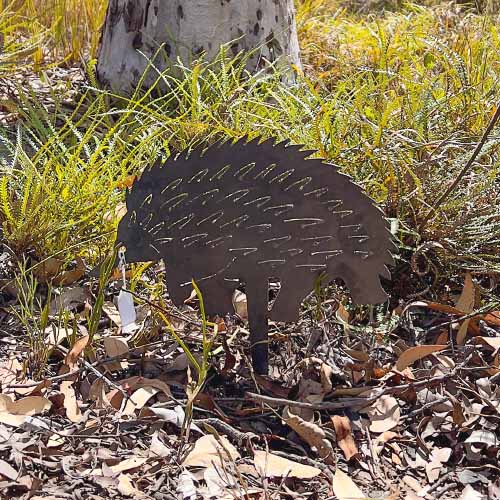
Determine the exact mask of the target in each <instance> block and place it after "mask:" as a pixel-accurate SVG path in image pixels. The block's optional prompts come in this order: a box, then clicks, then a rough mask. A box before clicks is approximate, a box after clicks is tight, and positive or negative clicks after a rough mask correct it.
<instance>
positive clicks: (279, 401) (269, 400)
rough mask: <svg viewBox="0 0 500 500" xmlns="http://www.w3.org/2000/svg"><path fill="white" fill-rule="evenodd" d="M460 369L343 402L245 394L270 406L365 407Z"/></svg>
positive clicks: (327, 408)
mask: <svg viewBox="0 0 500 500" xmlns="http://www.w3.org/2000/svg"><path fill="white" fill-rule="evenodd" d="M457 371H458V370H457V369H455V370H452V371H450V372H449V373H446V374H444V375H439V376H436V377H431V378H429V379H425V380H419V381H418V382H410V383H408V384H401V385H395V386H393V387H386V388H385V389H381V390H379V391H377V393H376V394H374V395H373V396H372V397H369V398H350V399H346V400H344V401H342V402H335V403H333V402H329V401H324V402H322V403H306V402H305V401H291V400H290V399H284V398H273V397H271V396H262V395H260V394H254V393H252V392H246V393H245V395H246V396H247V397H248V398H249V399H252V400H254V401H259V402H262V403H266V404H268V405H269V406H273V405H274V406H295V407H297V408H307V409H310V410H318V411H321V410H340V409H342V408H363V407H365V406H368V405H370V404H372V403H373V402H374V401H376V400H377V399H378V398H380V397H381V396H385V395H387V394H400V393H402V392H405V391H407V390H408V389H414V390H415V391H419V390H421V389H425V388H427V387H429V386H430V385H437V384H441V383H443V382H445V381H446V380H447V379H449V378H453V377H455V376H456V374H457V373H456V372H457ZM366 389H367V390H369V389H372V388H371V387H367V388H366Z"/></svg>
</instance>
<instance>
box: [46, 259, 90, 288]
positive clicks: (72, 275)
mask: <svg viewBox="0 0 500 500" xmlns="http://www.w3.org/2000/svg"><path fill="white" fill-rule="evenodd" d="M75 260H76V267H75V269H71V270H69V271H63V272H62V273H60V274H58V275H57V276H55V277H54V279H53V280H52V283H53V284H54V285H56V286H68V285H71V284H73V283H74V282H75V281H78V280H79V279H80V278H82V277H83V275H84V274H85V262H83V259H82V258H81V257H76V259H75Z"/></svg>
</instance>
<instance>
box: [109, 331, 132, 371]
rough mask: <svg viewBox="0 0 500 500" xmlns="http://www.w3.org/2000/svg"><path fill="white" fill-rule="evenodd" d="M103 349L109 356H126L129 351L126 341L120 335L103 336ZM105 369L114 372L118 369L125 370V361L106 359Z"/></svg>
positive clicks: (126, 363) (126, 364)
mask: <svg viewBox="0 0 500 500" xmlns="http://www.w3.org/2000/svg"><path fill="white" fill-rule="evenodd" d="M103 343H104V350H105V351H106V354H107V355H108V356H109V357H110V358H114V357H115V356H121V357H126V356H127V355H128V353H129V347H128V343H127V341H126V340H125V339H124V338H122V337H104V339H103ZM105 366H106V369H107V370H109V371H111V372H114V371H119V370H125V369H126V368H127V367H128V362H127V361H108V362H107V363H106V364H105Z"/></svg>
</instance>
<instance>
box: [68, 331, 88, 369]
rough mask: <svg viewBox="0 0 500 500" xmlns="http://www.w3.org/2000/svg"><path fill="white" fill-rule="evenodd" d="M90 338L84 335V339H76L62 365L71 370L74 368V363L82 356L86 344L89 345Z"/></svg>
mask: <svg viewBox="0 0 500 500" xmlns="http://www.w3.org/2000/svg"><path fill="white" fill-rule="evenodd" d="M89 339H90V337H89V336H88V335H85V337H82V338H81V339H78V340H77V341H76V342H75V343H74V344H73V347H72V348H71V350H70V351H69V352H68V354H66V358H65V359H64V363H65V364H66V365H67V366H68V368H69V369H70V371H71V370H73V369H74V368H75V365H76V362H77V361H78V358H79V357H80V355H81V354H82V352H83V350H84V349H85V347H87V344H88V343H89Z"/></svg>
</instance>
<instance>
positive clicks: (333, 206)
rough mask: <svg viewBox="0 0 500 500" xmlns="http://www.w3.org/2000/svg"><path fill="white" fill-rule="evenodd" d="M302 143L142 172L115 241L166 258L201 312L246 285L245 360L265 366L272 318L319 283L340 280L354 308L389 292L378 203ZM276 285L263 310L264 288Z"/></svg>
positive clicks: (245, 149) (293, 311)
mask: <svg viewBox="0 0 500 500" xmlns="http://www.w3.org/2000/svg"><path fill="white" fill-rule="evenodd" d="M312 153H313V152H312V151H301V146H295V145H294V146H292V145H287V144H285V143H279V144H275V143H274V142H273V141H271V140H268V141H265V142H262V143H260V144H259V142H258V141H257V140H253V141H250V142H246V139H242V140H239V141H238V142H236V143H233V144H231V143H230V142H224V143H217V144H215V145H214V146H212V147H210V148H209V149H207V150H206V151H203V150H202V149H201V148H199V149H195V150H194V151H192V152H191V154H189V155H187V154H185V153H183V154H180V155H179V156H178V157H177V158H170V159H169V160H167V161H166V162H165V163H164V164H163V165H161V164H160V163H157V164H156V165H154V166H153V167H152V168H151V169H149V170H146V171H145V172H144V173H143V174H142V176H141V178H140V179H139V180H137V181H136V182H135V183H134V185H133V186H132V189H131V190H130V191H129V192H128V193H127V200H126V202H127V214H126V215H125V217H124V218H123V219H122V221H121V222H120V225H119V229H118V237H117V242H118V243H119V244H122V245H125V246H126V248H127V254H126V255H127V261H129V262H138V261H149V260H159V259H163V260H164V262H165V265H166V269H167V273H166V276H167V278H166V279H167V288H168V291H169V294H170V297H171V298H172V300H173V301H174V303H176V304H182V303H183V301H184V300H185V299H186V297H187V296H189V293H190V291H191V287H190V285H191V279H193V278H194V280H195V281H196V283H197V284H198V286H199V287H200V289H201V291H202V294H203V299H204V303H205V309H206V311H207V313H208V314H226V313H228V312H231V311H233V306H232V296H233V292H234V290H235V289H236V288H237V287H238V286H240V285H241V284H244V285H245V288H246V292H247V300H248V315H249V323H250V340H251V346H252V347H251V352H252V362H253V366H254V369H255V370H256V372H258V373H267V369H268V346H267V342H268V319H269V318H272V319H274V320H276V321H294V320H296V319H297V318H298V313H299V308H300V304H301V302H302V300H303V299H304V298H305V297H306V296H307V295H308V294H309V293H310V292H311V290H312V289H313V287H314V283H315V280H316V278H317V277H318V276H319V275H320V274H321V273H327V275H328V277H329V279H334V278H341V279H342V280H343V281H344V282H345V284H346V285H347V286H348V288H349V290H350V291H351V294H352V298H353V300H354V301H355V302H357V303H369V304H374V303H380V302H383V301H385V300H386V298H387V296H386V293H385V292H384V290H383V289H382V287H381V284H380V275H382V276H385V277H386V278H389V277H390V275H389V271H388V270H387V267H386V265H387V264H391V263H392V257H391V255H390V250H391V249H392V247H393V243H392V241H391V236H390V233H389V231H388V227H387V223H386V220H385V219H384V217H383V213H382V212H381V210H380V209H379V208H378V207H377V206H376V205H375V204H374V202H373V201H372V200H371V199H370V198H369V197H368V196H366V195H365V194H364V193H363V191H362V189H361V188H360V187H359V186H357V185H356V184H355V183H354V182H353V181H352V180H351V179H350V178H349V177H347V176H345V175H343V174H341V173H339V172H338V169H337V167H335V166H333V165H330V164H325V163H324V162H323V161H322V160H318V159H307V158H308V156H310V155H311V154H312ZM270 279H277V280H279V281H280V283H281V289H280V292H279V294H278V297H277V299H276V301H275V302H274V305H273V307H272V309H271V310H269V307H268V283H269V280H270Z"/></svg>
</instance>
